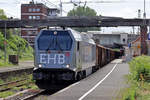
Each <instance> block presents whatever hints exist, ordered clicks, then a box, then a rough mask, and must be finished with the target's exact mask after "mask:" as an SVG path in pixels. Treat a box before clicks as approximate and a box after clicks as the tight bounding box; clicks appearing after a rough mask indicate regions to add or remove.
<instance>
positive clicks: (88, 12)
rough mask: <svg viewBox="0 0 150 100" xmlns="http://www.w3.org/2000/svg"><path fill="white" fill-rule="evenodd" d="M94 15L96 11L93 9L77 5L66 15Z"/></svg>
mask: <svg viewBox="0 0 150 100" xmlns="http://www.w3.org/2000/svg"><path fill="white" fill-rule="evenodd" d="M96 15H97V13H96V11H95V10H94V9H91V8H89V7H82V6H79V7H77V8H76V9H73V10H71V11H70V12H69V13H68V15H67V16H96Z"/></svg>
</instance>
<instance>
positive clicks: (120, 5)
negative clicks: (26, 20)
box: [0, 0, 150, 31]
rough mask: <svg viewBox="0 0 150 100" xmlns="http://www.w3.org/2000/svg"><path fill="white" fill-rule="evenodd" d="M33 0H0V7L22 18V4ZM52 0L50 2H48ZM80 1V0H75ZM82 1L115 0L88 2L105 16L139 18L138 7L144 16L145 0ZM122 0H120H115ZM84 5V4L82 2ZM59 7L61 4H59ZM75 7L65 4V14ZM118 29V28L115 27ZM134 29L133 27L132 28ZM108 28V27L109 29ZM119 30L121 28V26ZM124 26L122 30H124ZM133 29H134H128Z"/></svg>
mask: <svg viewBox="0 0 150 100" xmlns="http://www.w3.org/2000/svg"><path fill="white" fill-rule="evenodd" d="M29 1H31V0H0V8H1V9H4V11H5V13H6V14H7V16H9V17H10V16H13V17H16V18H20V6H21V3H29ZM34 1H35V2H42V3H46V5H47V6H48V7H55V6H54V5H53V4H55V5H57V6H58V5H59V1H60V0H34ZM47 1H50V2H51V3H53V4H51V3H50V2H47ZM62 1H63V2H69V1H70V0H62ZM73 1H80V0H73ZM81 1H87V2H88V1H92V2H94V1H114V2H113V3H87V6H89V7H91V8H93V9H95V10H96V12H97V14H98V15H99V14H101V15H103V16H116V17H124V18H137V17H138V9H141V13H142V14H141V17H143V10H144V0H81ZM115 1H120V2H115ZM145 1H146V14H147V18H150V0H145ZM81 5H83V4H81ZM58 7H59V6H58ZM71 9H73V5H72V4H63V10H64V11H65V12H63V15H64V16H65V15H66V14H67V13H66V12H68V11H69V10H71ZM114 29H115V30H116V31H117V28H114ZM130 29H132V28H130ZM107 30H108V29H107ZM119 30H121V29H120V28H119ZM124 30H125V28H123V30H122V31H124ZM128 31H132V30H128Z"/></svg>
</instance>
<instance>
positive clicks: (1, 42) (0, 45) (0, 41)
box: [0, 32, 5, 50]
mask: <svg viewBox="0 0 150 100" xmlns="http://www.w3.org/2000/svg"><path fill="white" fill-rule="evenodd" d="M4 40H5V39H4V36H3V34H2V33H1V32H0V49H2V50H4Z"/></svg>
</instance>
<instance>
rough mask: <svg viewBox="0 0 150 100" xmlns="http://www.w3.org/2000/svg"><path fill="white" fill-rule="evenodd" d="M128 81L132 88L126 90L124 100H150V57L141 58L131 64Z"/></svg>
mask: <svg viewBox="0 0 150 100" xmlns="http://www.w3.org/2000/svg"><path fill="white" fill-rule="evenodd" d="M129 65H130V73H129V75H128V81H129V83H130V87H129V88H126V89H125V90H124V92H123V93H122V94H123V97H122V100H149V98H150V57H149V56H139V57H136V58H134V59H132V61H131V62H130V63H129Z"/></svg>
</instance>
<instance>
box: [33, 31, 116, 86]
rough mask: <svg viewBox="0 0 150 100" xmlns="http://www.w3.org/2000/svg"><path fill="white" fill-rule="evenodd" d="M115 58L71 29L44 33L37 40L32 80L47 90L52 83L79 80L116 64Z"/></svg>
mask: <svg viewBox="0 0 150 100" xmlns="http://www.w3.org/2000/svg"><path fill="white" fill-rule="evenodd" d="M108 51H109V52H108ZM106 53H108V54H106ZM114 54H115V53H114V51H112V50H110V49H106V48H103V47H102V46H98V45H96V44H95V42H94V40H92V39H91V37H90V36H89V35H88V34H85V33H79V32H77V31H74V30H72V29H65V30H63V29H57V30H41V31H40V33H39V34H38V36H37V37H36V40H35V68H34V70H33V79H34V80H36V84H37V85H38V87H39V88H44V89H47V88H48V87H49V84H50V83H54V84H56V83H60V82H63V81H74V80H80V79H82V78H84V77H86V76H88V75H90V74H91V73H92V72H93V71H95V70H97V69H99V68H100V67H101V66H104V65H105V64H106V63H108V62H110V61H111V60H113V59H114V58H115V57H114ZM107 55H109V56H107ZM110 57H111V58H110ZM106 60H107V62H106ZM108 60H109V61H108ZM45 84H48V85H45Z"/></svg>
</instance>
